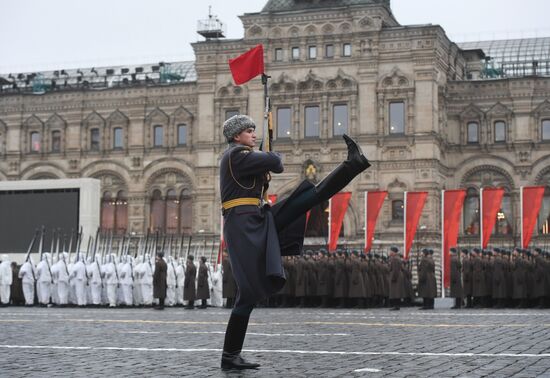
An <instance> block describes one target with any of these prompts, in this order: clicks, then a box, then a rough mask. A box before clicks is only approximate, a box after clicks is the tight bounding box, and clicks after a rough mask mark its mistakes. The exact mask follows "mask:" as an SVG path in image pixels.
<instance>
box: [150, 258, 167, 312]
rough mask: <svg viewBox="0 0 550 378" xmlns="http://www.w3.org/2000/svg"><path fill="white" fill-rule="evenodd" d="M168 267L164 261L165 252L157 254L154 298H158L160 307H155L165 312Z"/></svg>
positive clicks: (154, 274)
mask: <svg viewBox="0 0 550 378" xmlns="http://www.w3.org/2000/svg"><path fill="white" fill-rule="evenodd" d="M167 272H168V266H167V265H166V261H164V252H162V251H160V252H157V256H156V259H155V272H154V273H153V297H154V298H158V300H159V304H158V306H155V307H153V308H154V309H155V310H164V301H165V299H166V289H167V284H166V275H167Z"/></svg>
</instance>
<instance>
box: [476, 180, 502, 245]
mask: <svg viewBox="0 0 550 378" xmlns="http://www.w3.org/2000/svg"><path fill="white" fill-rule="evenodd" d="M481 190H482V195H481V201H482V204H483V205H482V206H481V221H482V224H483V226H482V227H481V248H487V245H488V244H489V239H490V238H491V232H493V227H494V226H495V222H496V221H497V213H498V211H499V210H500V203H501V202H502V197H503V196H504V189H502V188H483V189H481Z"/></svg>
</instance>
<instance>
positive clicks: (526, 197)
mask: <svg viewBox="0 0 550 378" xmlns="http://www.w3.org/2000/svg"><path fill="white" fill-rule="evenodd" d="M545 189H546V188H545V187H544V186H526V187H522V188H521V192H522V193H521V196H522V198H521V205H522V206H521V207H522V209H521V226H522V229H521V248H527V247H528V246H529V242H530V241H531V236H533V230H534V229H535V224H536V223H537V217H538V215H539V211H540V206H541V204H542V198H543V197H544V190H545Z"/></svg>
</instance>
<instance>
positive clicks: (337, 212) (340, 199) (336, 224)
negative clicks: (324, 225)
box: [328, 192, 351, 252]
mask: <svg viewBox="0 0 550 378" xmlns="http://www.w3.org/2000/svg"><path fill="white" fill-rule="evenodd" d="M350 198H351V193H350V192H340V193H336V194H335V195H334V196H333V197H332V198H331V199H330V233H329V235H328V237H329V242H328V250H329V251H330V252H332V251H334V250H336V245H337V244H338V236H339V235H340V229H341V228H342V222H343V221H344V215H346V211H347V210H348V205H349V200H350Z"/></svg>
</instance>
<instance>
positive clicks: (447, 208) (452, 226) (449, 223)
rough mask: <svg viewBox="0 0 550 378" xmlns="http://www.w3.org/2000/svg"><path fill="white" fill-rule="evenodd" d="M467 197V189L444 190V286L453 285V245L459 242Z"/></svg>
mask: <svg viewBox="0 0 550 378" xmlns="http://www.w3.org/2000/svg"><path fill="white" fill-rule="evenodd" d="M464 198H466V190H464V189H457V190H444V191H443V226H442V228H443V251H442V253H443V283H444V287H450V286H451V258H450V257H451V256H449V255H450V253H449V252H450V249H451V247H456V243H457V242H458V228H459V226H460V215H461V214H462V206H463V205H464Z"/></svg>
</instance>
